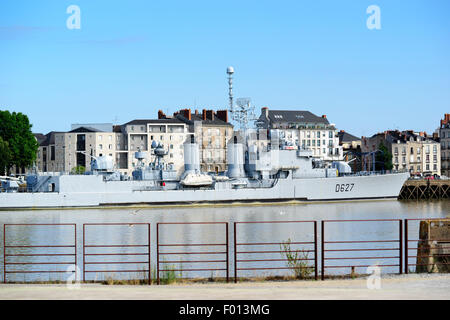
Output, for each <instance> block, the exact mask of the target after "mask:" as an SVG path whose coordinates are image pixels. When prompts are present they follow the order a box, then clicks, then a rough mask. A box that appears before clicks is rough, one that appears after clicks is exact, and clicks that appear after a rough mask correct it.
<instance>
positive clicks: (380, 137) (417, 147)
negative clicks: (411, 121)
mask: <svg viewBox="0 0 450 320" xmlns="http://www.w3.org/2000/svg"><path fill="white" fill-rule="evenodd" d="M380 143H383V144H384V145H385V146H386V147H387V149H388V150H389V152H390V153H391V154H392V164H393V166H394V167H393V169H394V170H407V171H409V172H410V173H411V174H438V175H440V174H441V165H440V160H441V156H440V154H441V148H440V144H439V143H438V142H437V141H435V140H433V139H432V138H430V137H429V136H428V135H427V134H426V133H425V132H414V131H411V130H408V131H402V132H400V131H398V130H395V131H391V130H388V131H385V132H383V133H378V134H375V135H374V136H372V137H370V138H366V137H362V143H361V151H362V152H363V153H369V152H373V151H376V150H378V147H379V145H380ZM372 159H373V158H372V157H365V158H364V160H365V161H366V163H365V164H364V165H366V167H368V168H371V167H372Z"/></svg>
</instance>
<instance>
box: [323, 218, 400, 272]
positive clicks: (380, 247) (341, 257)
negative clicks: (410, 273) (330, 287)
mask: <svg viewBox="0 0 450 320" xmlns="http://www.w3.org/2000/svg"><path fill="white" fill-rule="evenodd" d="M365 222H386V223H390V224H393V223H395V224H397V223H398V238H396V239H386V240H378V239H371V238H370V239H365V240H355V239H346V240H333V241H330V240H326V234H325V225H326V224H330V223H365ZM402 222H403V221H402V220H400V219H374V220H322V225H321V226H322V228H321V238H322V239H321V240H322V241H321V243H322V246H321V266H322V272H321V278H322V280H324V279H325V270H326V269H330V268H333V269H351V273H354V272H356V268H361V267H365V268H367V267H371V266H373V265H372V264H361V262H362V261H373V260H388V261H392V260H397V261H398V263H396V264H392V263H390V264H382V265H379V264H378V263H377V266H378V267H398V273H400V274H401V273H402V272H403V228H402ZM336 244H338V245H343V244H344V245H345V246H346V247H345V248H336V247H334V245H336ZM375 244H376V245H377V246H376V247H373V246H372V245H375ZM385 244H388V245H390V244H398V246H396V247H392V246H391V247H385V246H384V245H385ZM367 245H369V246H370V247H367ZM330 247H331V248H330ZM356 252H358V253H364V256H353V254H355V253H356ZM369 252H370V253H369ZM374 252H377V253H381V254H383V255H382V256H379V255H373V253H374ZM391 252H397V254H398V255H394V256H393V255H389V253H391ZM326 253H334V254H337V255H338V256H334V255H333V256H332V257H330V256H329V255H326ZM346 253H347V254H348V253H351V254H352V256H346ZM386 254H387V255H386ZM327 261H351V262H353V263H352V264H346V265H336V264H333V265H327Z"/></svg>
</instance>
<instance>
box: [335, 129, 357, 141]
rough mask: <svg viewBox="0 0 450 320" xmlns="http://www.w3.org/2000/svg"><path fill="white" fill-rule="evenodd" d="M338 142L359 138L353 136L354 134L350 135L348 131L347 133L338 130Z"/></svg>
mask: <svg viewBox="0 0 450 320" xmlns="http://www.w3.org/2000/svg"><path fill="white" fill-rule="evenodd" d="M338 137H339V142H351V141H359V140H361V138H358V137H355V136H354V135H351V134H350V133H347V132H345V131H340V132H338Z"/></svg>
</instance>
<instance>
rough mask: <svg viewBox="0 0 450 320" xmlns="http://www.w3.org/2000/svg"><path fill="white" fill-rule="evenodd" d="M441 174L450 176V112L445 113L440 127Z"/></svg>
mask: <svg viewBox="0 0 450 320" xmlns="http://www.w3.org/2000/svg"><path fill="white" fill-rule="evenodd" d="M439 140H440V144H441V174H442V175H445V176H447V177H450V113H446V114H445V115H444V119H442V120H441V123H440V127H439Z"/></svg>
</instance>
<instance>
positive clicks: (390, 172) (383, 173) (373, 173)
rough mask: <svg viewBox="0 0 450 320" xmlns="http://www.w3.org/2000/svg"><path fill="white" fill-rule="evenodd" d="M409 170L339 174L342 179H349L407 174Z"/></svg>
mask: <svg viewBox="0 0 450 320" xmlns="http://www.w3.org/2000/svg"><path fill="white" fill-rule="evenodd" d="M405 172H407V170H379V171H358V172H351V173H344V172H342V173H341V172H339V176H340V177H347V176H352V177H354V176H374V175H387V174H398V173H405Z"/></svg>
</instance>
